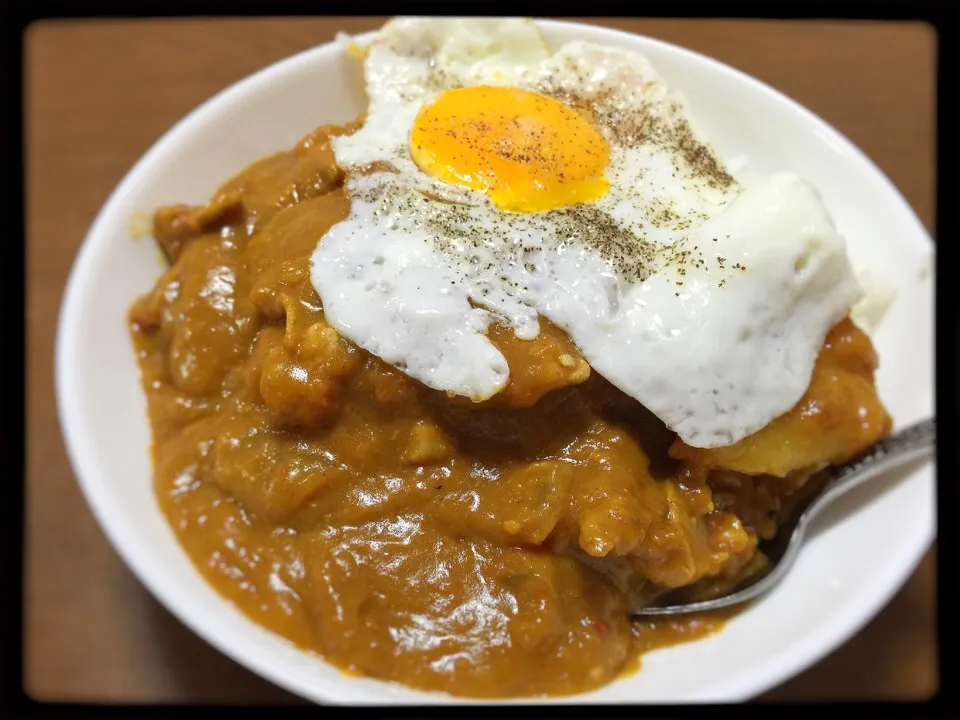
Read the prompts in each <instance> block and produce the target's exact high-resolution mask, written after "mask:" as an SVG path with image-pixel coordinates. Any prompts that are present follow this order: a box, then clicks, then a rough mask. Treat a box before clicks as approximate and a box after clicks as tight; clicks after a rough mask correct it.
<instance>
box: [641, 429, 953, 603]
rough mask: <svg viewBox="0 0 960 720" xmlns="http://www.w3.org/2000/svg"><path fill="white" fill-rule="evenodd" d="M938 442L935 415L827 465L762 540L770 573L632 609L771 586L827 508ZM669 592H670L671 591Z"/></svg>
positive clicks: (729, 598) (740, 596)
mask: <svg viewBox="0 0 960 720" xmlns="http://www.w3.org/2000/svg"><path fill="white" fill-rule="evenodd" d="M935 445H936V420H935V419H934V418H930V419H928V420H924V421H922V422H919V423H917V424H915V425H911V426H910V427H907V428H905V429H903V430H901V431H900V432H898V433H895V434H893V435H890V436H889V437H887V438H885V439H883V440H881V441H880V442H878V443H877V444H876V445H874V446H873V447H871V448H870V449H869V450H867V451H866V452H864V453H862V454H861V455H859V456H857V457H856V458H854V459H853V460H851V461H850V462H848V463H846V464H845V465H839V466H837V467H834V468H831V469H830V470H828V471H827V472H828V479H827V481H826V483H825V485H824V487H823V490H822V491H821V492H820V494H819V495H817V496H815V497H814V498H813V500H811V501H810V502H809V503H808V504H807V506H806V507H805V508H804V509H803V510H802V511H801V512H799V513H794V514H793V516H792V517H791V518H790V519H789V520H788V521H787V522H786V523H785V524H784V525H783V526H782V527H781V528H780V531H779V532H778V533H777V535H776V536H775V537H774V538H772V539H771V540H767V541H766V542H764V543H761V545H760V547H759V550H760V551H762V552H763V553H764V555H766V557H767V559H768V560H769V561H770V567H769V569H768V570H767V571H766V572H763V573H757V574H754V575H752V576H751V577H750V578H749V580H748V581H747V582H748V584H747V585H746V586H743V585H741V586H740V587H735V589H734V590H733V591H732V592H730V593H729V594H727V595H723V596H721V597H717V598H712V599H710V600H702V601H698V602H691V603H676V604H654V605H646V606H643V607H638V608H634V609H632V610H631V613H630V614H631V615H634V616H636V617H641V616H651V615H685V614H687V613H693V612H703V611H707V610H720V609H722V608H727V607H731V606H733V605H739V604H741V603H745V602H747V601H749V600H753V599H755V598H757V597H760V596H761V595H764V594H765V593H767V592H769V591H770V590H772V589H773V588H774V587H775V586H776V585H777V584H778V583H780V581H781V580H783V578H785V577H786V575H787V573H788V572H789V571H790V568H791V567H793V564H794V562H795V561H796V559H797V556H798V555H799V554H800V548H801V546H802V545H803V541H804V539H805V538H806V534H807V528H808V527H809V526H810V522H811V521H812V520H813V519H814V518H815V517H817V516H818V515H819V514H820V513H821V512H822V511H823V510H824V509H825V508H827V507H829V506H830V505H832V504H833V502H834V501H835V500H836V499H837V498H838V497H840V496H841V495H843V494H845V493H846V492H847V491H848V490H852V489H853V488H855V487H857V486H858V485H861V484H863V483H864V482H866V481H867V480H870V479H872V478H875V477H877V476H878V475H882V474H883V473H885V472H887V471H888V470H890V469H892V468H894V467H898V466H900V465H903V464H905V463H908V462H912V461H913V460H917V459H919V458H922V457H924V456H926V455H929V454H930V453H932V452H933V450H934V447H935ZM667 597H669V596H667Z"/></svg>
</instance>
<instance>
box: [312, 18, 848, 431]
mask: <svg viewBox="0 0 960 720" xmlns="http://www.w3.org/2000/svg"><path fill="white" fill-rule="evenodd" d="M364 72H365V79H366V84H367V91H368V94H369V96H370V106H369V110H368V113H367V117H366V120H365V123H364V126H363V127H362V128H361V129H359V130H358V131H357V132H356V133H354V134H353V135H350V136H344V137H340V138H337V139H336V140H335V141H334V146H333V147H334V153H335V155H336V158H337V162H338V163H339V164H340V165H341V166H342V167H343V168H344V169H345V171H346V172H347V180H346V189H347V192H348V193H349V195H350V200H351V212H350V216H349V217H348V218H347V219H346V220H345V221H343V222H341V223H339V224H337V225H336V226H334V227H333V228H331V230H330V231H329V232H328V233H327V235H326V236H324V238H322V239H321V241H320V242H319V243H318V246H317V249H316V251H315V253H314V255H313V257H312V260H311V278H312V282H313V284H314V286H315V287H316V289H317V292H318V293H319V294H320V297H321V299H322V301H323V305H324V311H325V314H326V316H327V318H328V320H329V321H330V322H331V323H332V324H333V325H334V326H335V327H336V328H337V330H338V331H339V332H340V333H342V334H343V335H344V336H345V337H347V338H349V339H351V340H352V341H353V342H355V343H356V344H357V345H359V346H361V347H363V348H365V349H366V350H368V351H370V352H371V353H374V354H376V355H378V356H380V357H381V358H383V359H384V360H385V361H387V362H389V363H391V364H393V365H395V366H397V367H398V368H400V369H401V370H403V371H404V372H406V373H408V374H409V375H411V376H412V377H415V378H417V379H418V380H420V381H422V382H423V383H425V384H426V385H428V386H430V387H433V388H436V389H439V390H445V391H449V392H454V393H457V394H460V395H465V396H468V397H472V398H474V399H478V400H479V399H485V398H488V397H491V396H492V395H494V394H495V393H497V392H499V391H500V390H501V389H502V388H503V387H504V386H505V385H506V383H507V382H508V380H509V368H508V367H507V363H506V361H505V360H504V358H503V356H502V355H501V353H500V352H499V351H498V350H497V349H496V347H494V346H493V344H492V343H490V341H489V339H488V338H487V337H486V334H485V333H486V330H487V328H488V327H489V324H490V322H492V321H493V320H494V319H495V318H496V319H499V320H500V321H501V322H505V323H507V324H509V325H510V326H512V327H513V329H514V331H515V333H516V334H517V335H518V336H519V337H521V338H532V337H535V336H536V334H537V332H538V322H537V317H538V315H543V316H544V317H546V318H549V319H550V320H551V321H553V322H554V323H555V324H557V325H558V326H560V327H562V328H563V329H564V330H566V331H567V332H568V333H569V334H570V336H571V337H572V338H573V340H574V341H575V342H576V343H577V344H578V346H579V348H580V350H581V352H582V353H583V354H584V356H585V357H586V359H587V360H588V362H589V363H590V365H591V366H592V367H593V368H594V370H595V371H597V372H599V373H600V374H602V375H603V376H604V377H606V378H607V379H608V380H610V381H611V382H612V383H613V384H614V385H616V386H617V387H619V388H620V389H621V390H623V391H624V392H625V393H627V394H628V395H630V396H632V397H634V398H636V399H637V400H638V401H639V402H640V403H641V404H643V405H644V406H645V407H647V408H648V409H649V410H650V411H651V412H653V413H654V414H656V415H657V416H658V417H659V418H660V419H661V420H663V421H664V423H666V425H667V426H668V427H670V428H671V429H673V430H674V431H676V432H677V433H678V434H679V436H680V437H681V438H682V439H683V440H684V441H686V442H687V443H689V444H691V445H693V446H697V447H713V446H718V445H725V444H729V443H733V442H736V441H737V440H739V439H741V438H743V437H745V436H746V435H749V434H751V433H752V432H755V431H756V430H759V429H760V428H762V427H763V426H765V425H766V424H767V423H769V422H770V420H772V419H773V418H774V417H776V416H777V415H780V414H782V413H783V412H785V411H787V410H789V409H790V408H791V407H792V406H793V405H795V404H796V402H797V401H798V400H799V399H800V397H801V396H802V395H803V393H804V392H805V390H806V388H807V385H808V384H809V380H810V376H811V373H812V369H813V364H814V362H815V360H816V357H817V354H818V352H819V350H820V347H821V346H822V343H823V340H824V338H825V336H826V333H827V332H828V331H829V329H830V328H831V327H832V326H833V325H834V324H835V323H836V322H838V321H839V320H840V319H842V318H843V317H844V316H845V315H846V314H847V313H848V312H849V309H850V306H851V304H852V303H853V302H855V301H856V300H857V298H858V297H859V295H860V288H859V286H858V284H857V281H856V279H855V277H854V274H853V271H852V268H851V267H850V263H849V260H848V258H847V255H846V250H845V245H844V241H843V238H842V237H841V236H840V235H839V234H838V233H837V232H836V230H835V228H834V227H833V224H832V221H831V220H830V217H829V215H828V213H827V212H826V210H825V208H824V207H823V205H822V203H821V202H820V200H819V198H818V197H817V195H816V193H815V192H814V191H813V190H812V189H811V188H809V187H808V186H807V185H806V184H805V183H804V182H802V181H801V180H800V179H799V178H797V177H796V176H793V175H791V174H788V173H778V174H775V175H772V176H770V177H768V178H765V179H764V180H762V181H760V182H758V183H755V184H753V185H751V186H750V187H747V188H744V187H742V186H741V185H740V184H739V183H737V182H736V181H729V182H717V181H716V174H714V175H713V176H711V175H710V174H704V173H703V172H698V170H697V167H696V166H695V165H694V164H693V163H691V162H689V161H688V158H687V157H686V156H685V155H684V154H683V153H682V152H681V151H679V150H678V149H677V146H676V142H672V141H671V138H672V137H673V138H675V135H676V132H678V131H683V132H687V133H693V130H692V128H691V127H690V121H689V118H688V117H687V111H686V106H685V104H684V102H683V100H682V98H680V97H679V96H677V95H676V94H674V93H671V92H670V91H669V89H668V88H667V87H666V86H665V85H664V83H663V82H662V81H661V79H660V78H659V77H658V76H657V74H656V72H655V70H654V69H653V68H652V66H651V65H650V63H649V62H648V61H647V60H646V59H645V58H643V57H642V56H640V55H637V54H635V53H631V52H628V51H624V50H619V49H614V48H604V47H599V46H595V45H591V44H588V43H583V42H575V43H570V44H568V45H566V46H564V47H563V48H561V49H560V50H558V51H557V52H556V53H554V54H550V53H549V51H548V49H547V48H546V46H545V44H544V42H543V40H542V38H541V36H540V34H539V31H538V30H537V28H536V26H535V25H534V24H533V23H532V22H530V21H528V20H512V19H511V20H503V19H423V18H403V19H399V20H395V21H393V22H391V23H388V24H387V25H386V26H385V27H384V28H383V29H382V30H381V32H380V33H379V34H378V35H377V37H376V39H375V40H374V42H373V43H372V45H371V46H370V47H369V48H368V53H367V57H366V60H365V65H364ZM477 84H491V85H511V86H515V87H520V88H523V89H528V90H533V91H537V92H543V93H545V94H550V95H553V96H555V97H558V98H561V99H565V100H566V101H569V102H574V103H582V104H584V105H586V106H589V107H590V108H591V110H592V112H593V121H594V123H595V125H596V127H597V128H598V129H599V130H600V132H602V133H603V134H604V135H605V136H606V138H607V140H608V142H609V143H610V146H611V161H610V164H609V166H608V168H607V170H606V172H605V175H606V177H607V179H608V180H609V181H610V190H609V192H608V193H606V194H605V195H604V196H603V197H602V198H600V199H598V200H597V201H595V202H593V203H589V204H583V205H578V206H574V207H572V208H566V209H561V210H557V211H549V212H543V213H523V214H511V213H504V212H502V211H500V210H498V209H497V208H495V207H494V206H493V205H492V203H491V202H490V201H489V199H488V198H487V197H486V195H485V194H484V193H482V192H478V191H474V190H470V189H468V188H464V187H460V186H457V185H452V184H448V183H444V182H441V181H439V180H437V179H435V178H433V177H432V176H430V175H429V174H427V173H425V172H423V171H422V170H421V169H420V168H419V167H418V166H417V165H416V163H415V162H414V161H413V159H412V157H411V155H410V150H409V137H410V131H411V129H412V127H413V123H414V119H415V117H416V114H417V112H418V111H419V109H420V107H421V106H422V105H423V104H424V103H427V102H430V101H431V100H432V99H433V98H435V97H436V95H437V94H439V93H440V92H443V91H444V90H447V89H451V88H456V87H464V86H469V85H477ZM690 137H693V138H694V139H695V136H693V135H690ZM721 171H722V168H721ZM607 236H609V237H610V238H619V240H618V242H620V243H621V247H620V249H621V251H622V250H624V249H625V250H626V251H627V252H628V254H629V253H630V252H634V254H636V249H637V248H640V247H643V248H646V249H648V250H649V249H651V248H652V249H653V250H654V252H653V253H652V254H651V253H649V252H648V253H647V254H646V255H645V256H644V258H645V259H644V262H643V263H642V264H643V272H642V273H641V274H639V275H638V274H637V273H636V272H635V270H636V267H637V266H636V265H635V264H634V265H630V267H629V268H627V269H625V267H624V265H623V263H622V262H619V261H617V260H616V258H615V257H614V256H616V255H617V252H616V251H614V252H613V253H612V254H611V251H610V249H609V243H607V244H606V245H605V244H604V238H605V237H607ZM598 237H599V238H600V239H599V240H597V238H598ZM591 238H593V240H591ZM621 254H622V253H621ZM477 305H478V306H481V307H477Z"/></svg>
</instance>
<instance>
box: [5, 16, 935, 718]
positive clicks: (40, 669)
mask: <svg viewBox="0 0 960 720" xmlns="http://www.w3.org/2000/svg"><path fill="white" fill-rule="evenodd" d="M381 21H382V19H381V18H310V19H297V18H284V19H280V18H276V19H223V20H220V19H216V20H213V19H207V20H201V19H183V20H163V21H155V20H135V21H103V20H97V21H76V22H44V23H41V24H37V25H34V26H32V27H31V28H30V29H29V31H28V34H27V36H26V38H25V56H24V58H25V91H26V103H25V112H26V116H25V131H26V153H27V158H26V159H27V292H28V297H27V330H28V345H27V352H28V357H27V368H28V387H27V393H28V417H27V438H28V448H27V473H28V474H27V516H26V517H27V520H26V522H27V546H26V578H25V602H24V611H25V618H24V622H25V626H24V628H25V629H24V634H25V638H24V674H25V678H24V681H25V688H26V690H27V691H28V692H29V693H30V694H31V695H32V696H33V697H34V698H36V699H43V700H70V701H133V702H178V701H186V702H208V701H216V702H224V703H255V702H275V703H281V702H298V700H297V699H295V698H293V697H292V696H290V695H287V694H286V693H285V692H283V691H281V690H279V689H277V688H275V687H273V686H272V685H270V684H268V683H267V682H266V681H263V680H260V679H259V678H257V677H255V676H253V675H251V674H250V673H248V672H247V671H246V670H244V669H242V668H241V667H240V666H238V665H236V664H235V663H233V662H232V661H230V660H228V659H227V658H226V657H225V656H222V655H220V654H219V653H218V652H217V651H215V650H213V649H212V648H211V647H210V646H208V645H206V644H205V643H204V642H203V641H201V640H200V639H198V638H197V637H196V636H194V635H193V634H192V633H191V632H190V631H189V630H187V629H186V628H185V627H184V626H183V625H181V624H180V623H179V622H178V621H177V620H176V619H174V618H173V617H172V616H170V615H169V614H168V613H167V612H166V611H165V610H164V609H162V608H161V607H160V605H159V604H158V603H157V602H156V601H155V600H154V599H153V598H152V597H151V596H150V595H149V594H148V593H147V591H146V590H145V589H144V588H143V587H141V585H140V584H139V583H138V582H137V580H136V579H135V578H134V577H133V575H132V574H131V573H130V572H129V571H128V570H127V569H126V567H125V566H124V565H123V564H122V563H121V561H120V559H119V558H118V556H117V555H116V554H115V553H114V551H113V550H112V548H111V547H110V546H109V545H108V543H107V541H106V539H105V538H104V536H103V535H102V534H101V533H100V531H99V529H98V527H97V525H96V524H95V522H94V520H93V518H92V516H91V515H90V513H89V511H88V510H87V508H86V505H85V504H84V501H83V498H82V496H81V494H80V490H79V488H78V487H77V484H76V482H75V479H74V475H73V472H72V470H71V468H70V465H69V463H68V460H67V457H66V453H65V451H64V448H63V442H62V439H61V435H60V430H59V426H58V421H57V416H56V409H55V400H54V387H53V351H54V334H55V326H56V319H57V312H58V309H59V305H60V299H61V293H62V291H63V287H64V283H65V281H66V277H67V274H68V272H69V270H70V266H71V264H72V263H73V259H74V256H75V254H76V252H77V250H78V248H79V246H80V243H81V241H82V239H83V236H84V233H85V232H86V230H87V228H88V227H89V225H90V223H91V222H92V221H93V218H94V216H95V214H96V213H97V211H98V210H99V208H100V206H101V205H102V204H103V202H104V201H105V200H106V199H107V196H108V195H109V193H110V192H111V191H112V190H113V188H114V186H115V185H116V184H117V183H118V182H119V181H120V180H121V178H122V177H123V175H124V174H125V173H126V172H127V170H128V169H129V168H130V167H131V166H132V165H133V163H134V162H135V161H136V160H137V159H138V158H139V157H140V155H141V154H142V153H143V152H144V151H146V150H147V148H148V147H150V145H151V144H152V143H153V142H154V141H155V140H157V139H158V138H159V137H160V136H161V135H162V134H163V133H164V132H165V131H166V130H167V129H168V128H170V127H171V126H172V125H173V124H174V123H175V122H176V121H177V120H178V119H179V118H181V117H182V116H183V115H184V114H185V113H187V112H188V111H190V110H191V109H192V108H194V107H195V106H196V105H198V104H199V103H201V102H202V101H204V100H206V99H207V98H208V97H210V96H211V95H212V94H214V93H215V92H217V91H218V90H220V89H222V88H224V87H226V86H228V85H230V84H231V83H233V82H235V81H236V80H239V79H241V78H242V77H244V76H246V75H248V74H249V73H251V72H254V71H255V70H258V69H259V68H261V67H263V66H265V65H267V64H270V63H272V62H274V61H276V60H279V59H281V58H283V57H285V56H288V55H291V54H293V53H296V52H299V51H301V50H304V49H307V48H309V47H311V46H314V45H317V44H320V43H324V42H327V41H329V40H331V39H332V38H333V36H334V33H335V32H336V31H338V30H345V31H348V32H360V31H364V30H367V29H372V28H374V27H376V26H377V25H379V24H380V22H381ZM596 22H600V23H602V24H605V25H612V26H618V27H621V28H624V29H627V30H631V31H635V32H640V33H643V34H647V35H651V36H654V37H658V38H662V39H664V40H668V41H671V42H674V43H677V44H680V45H683V46H686V47H689V48H692V49H694V50H698V51H700V52H703V53H706V54H708V55H711V56H713V57H715V58H717V59H719V60H722V61H724V62H727V63H729V64H731V65H733V66H734V67H737V68H740V69H742V70H744V71H746V72H747V73H750V74H752V75H753V76H755V77H757V78H759V79H761V80H763V81H765V82H767V83H769V84H771V85H773V86H774V87H776V88H778V89H780V90H782V91H783V92H785V93H786V94H788V95H790V96H791V97H793V98H794V99H796V100H798V101H799V102H800V103H802V104H804V105H806V106H807V107H808V108H810V109H811V110H813V111H814V112H815V113H817V114H819V115H820V116H821V117H823V118H824V119H825V120H826V121H827V122H829V123H831V124H833V125H834V126H835V127H836V128H837V129H839V130H840V131H841V132H842V133H844V134H845V135H846V136H847V137H849V138H850V139H851V140H853V142H854V143H856V144H857V145H858V146H859V147H860V148H862V149H863V150H864V151H865V152H866V153H867V154H868V155H869V156H870V157H871V158H872V159H873V160H874V161H875V162H876V163H877V164H878V165H879V166H880V168H882V169H883V170H884V171H885V172H886V173H887V175H888V176H889V177H890V178H891V179H892V181H893V182H894V184H896V186H897V187H898V188H899V189H900V191H901V192H902V193H903V194H904V195H905V196H906V198H907V200H908V201H909V202H910V203H911V205H912V206H913V208H914V209H915V210H916V212H917V213H918V215H919V216H920V218H921V220H922V221H923V222H924V223H925V224H926V226H927V227H928V228H930V229H932V227H933V217H934V147H935V140H934V112H935V110H934V108H935V91H934V83H935V79H934V78H935V76H934V62H935V60H934V58H935V43H936V39H935V36H934V34H933V33H932V31H931V30H930V29H929V28H926V27H925V26H922V25H906V24H904V25H897V24H879V23H859V22H858V23H833V22H793V21H727V20H719V21H717V20H709V21H701V20H639V19H628V20H615V19H603V20H596ZM317 91H318V92H322V79H320V80H318V87H317ZM865 211H867V212H869V208H867V209H865ZM145 289H146V288H145ZM934 579H935V571H934V566H933V558H932V554H928V556H927V557H926V558H925V559H924V560H923V562H922V564H921V565H920V567H919V568H918V569H917V571H916V573H915V574H914V575H913V577H912V578H911V579H910V581H909V583H908V584H907V585H906V586H905V587H904V588H903V590H902V591H901V592H900V593H899V594H898V595H897V597H896V599H895V600H893V601H892V602H891V603H890V605H889V606H888V607H887V608H886V609H885V610H884V611H883V612H882V613H881V614H880V615H879V616H878V617H877V618H876V619H875V620H874V621H873V622H872V623H871V624H870V625H868V626H867V627H866V628H865V629H864V630H863V631H861V632H860V633H859V634H858V635H857V636H855V637H854V638H853V639H852V640H850V641H849V642H848V643H846V644H845V645H843V646H842V647H841V648H840V649H838V650H837V651H835V652H834V653H833V654H832V655H830V656H828V657H827V658H825V659H824V660H822V661H821V662H820V663H819V664H817V665H815V666H813V667H812V668H810V669H808V670H807V671H806V672H804V673H803V674H801V675H800V676H799V677H796V678H794V679H793V680H790V681H789V682H787V683H785V684H784V685H782V686H780V687H779V688H776V689H774V690H773V691H771V692H770V693H769V694H768V695H766V696H765V697H767V698H770V699H835V698H870V699H879V698H920V697H926V696H929V695H930V694H931V693H932V692H934V691H935V689H936V688H937V684H938V679H937V673H936V662H935V658H936V629H935V616H934V601H933V593H934Z"/></svg>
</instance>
